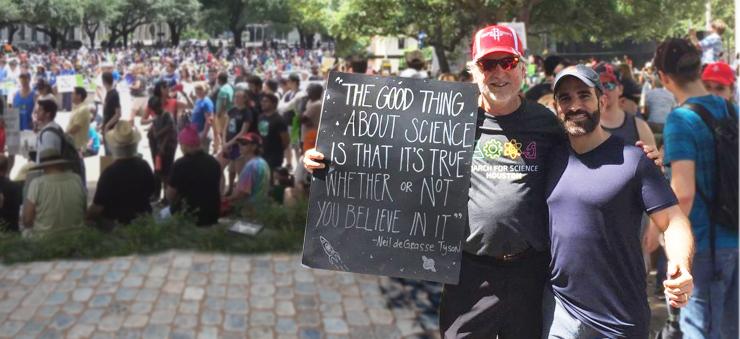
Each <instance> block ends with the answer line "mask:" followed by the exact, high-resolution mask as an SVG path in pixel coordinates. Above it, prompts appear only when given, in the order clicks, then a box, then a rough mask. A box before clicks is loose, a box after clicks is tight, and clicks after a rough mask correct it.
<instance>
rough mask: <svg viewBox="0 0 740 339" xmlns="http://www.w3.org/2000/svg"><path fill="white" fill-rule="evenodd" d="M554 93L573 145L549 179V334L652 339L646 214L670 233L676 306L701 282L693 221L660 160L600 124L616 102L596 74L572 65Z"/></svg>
mask: <svg viewBox="0 0 740 339" xmlns="http://www.w3.org/2000/svg"><path fill="white" fill-rule="evenodd" d="M553 91H554V96H555V103H554V104H555V108H556V111H557V115H558V118H559V119H560V121H561V122H562V124H563V127H564V128H565V132H566V134H567V136H568V139H569V141H570V142H569V143H564V144H562V145H560V147H557V148H555V149H554V150H553V153H552V161H551V163H550V166H551V167H550V170H549V172H548V179H547V190H546V192H547V193H546V194H547V206H548V210H549V215H550V219H549V229H550V250H551V253H552V261H551V262H550V287H551V288H546V291H545V298H544V310H545V316H544V318H545V326H544V327H545V328H544V332H545V334H546V336H547V337H549V338H595V337H598V338H602V337H608V338H647V337H648V332H649V325H650V308H649V306H648V303H647V296H646V292H645V291H646V287H647V286H646V281H645V267H644V262H643V258H642V251H641V245H640V219H641V217H642V213H643V212H646V213H647V214H648V215H649V216H650V218H651V219H652V220H653V222H654V223H655V225H656V226H657V227H658V228H659V229H660V230H661V231H663V232H664V235H665V242H666V252H667V256H668V260H669V263H668V280H666V281H665V283H664V286H665V293H666V296H667V298H668V301H669V303H670V305H671V306H673V307H682V306H685V305H686V303H687V302H688V299H689V296H690V295H691V291H692V288H693V280H692V277H691V273H690V266H691V258H692V253H693V236H692V234H691V226H690V224H689V221H688V219H687V218H686V215H685V214H684V213H683V212H682V211H681V209H680V208H679V206H678V200H677V199H676V196H675V195H674V194H673V191H672V190H671V187H670V186H669V185H668V182H667V181H666V180H665V179H664V178H663V175H662V174H661V172H660V170H659V169H658V167H656V166H655V164H654V163H653V161H652V160H650V159H649V158H648V157H647V156H646V155H645V154H644V153H643V150H642V149H640V148H637V147H633V146H629V145H625V143H624V141H623V140H622V139H621V138H620V137H618V136H616V135H612V134H610V133H609V132H607V131H606V130H605V129H604V128H603V127H602V126H601V124H600V121H599V120H600V115H601V112H602V109H603V108H604V107H606V104H607V100H608V99H607V97H606V95H604V90H603V87H602V85H601V82H600V81H599V75H598V74H597V73H596V72H595V71H594V70H592V69H591V68H589V67H586V66H583V65H577V66H572V67H568V68H566V69H565V70H563V71H561V72H560V73H559V74H558V75H557V77H556V78H555V82H554V83H553ZM605 183H608V184H606V185H605Z"/></svg>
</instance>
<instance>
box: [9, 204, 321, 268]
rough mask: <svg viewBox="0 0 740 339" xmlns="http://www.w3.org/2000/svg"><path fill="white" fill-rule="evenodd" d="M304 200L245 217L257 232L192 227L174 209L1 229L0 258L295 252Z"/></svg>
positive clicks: (300, 241) (300, 236)
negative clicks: (68, 225)
mask: <svg viewBox="0 0 740 339" xmlns="http://www.w3.org/2000/svg"><path fill="white" fill-rule="evenodd" d="M306 206H307V205H306V201H302V202H298V203H297V204H296V205H295V206H293V207H284V206H279V205H270V206H267V207H264V208H260V210H259V211H258V212H254V213H251V215H247V216H246V217H247V218H248V219H249V220H254V221H257V222H260V223H262V224H263V225H265V227H264V229H263V230H262V231H261V232H260V233H258V234H257V235H256V236H246V235H242V234H238V233H233V232H230V231H228V227H229V226H230V225H227V224H219V225H214V226H211V227H207V228H201V227H196V226H195V225H194V223H193V221H192V218H190V217H187V216H183V215H176V216H174V217H173V218H172V219H169V220H167V221H165V222H162V223H156V222H155V221H154V218H153V217H152V216H146V217H140V218H139V219H137V220H135V221H134V222H133V223H132V224H130V225H127V226H121V227H118V228H116V229H114V230H113V231H111V232H107V233H106V232H102V231H100V230H98V229H95V228H92V227H87V228H82V229H74V230H65V231H59V232H54V233H52V234H48V235H46V236H44V237H42V238H32V239H29V238H23V237H21V236H20V235H19V234H17V233H0V260H2V261H3V262H4V263H6V264H10V263H16V262H28V261H37V260H52V259H94V258H103V257H110V256H124V255H129V254H134V253H141V254H146V253H154V252H161V251H165V250H169V249H183V250H197V251H207V252H222V253H265V252H273V251H280V252H295V251H300V249H301V248H302V246H303V231H304V227H305V223H306Z"/></svg>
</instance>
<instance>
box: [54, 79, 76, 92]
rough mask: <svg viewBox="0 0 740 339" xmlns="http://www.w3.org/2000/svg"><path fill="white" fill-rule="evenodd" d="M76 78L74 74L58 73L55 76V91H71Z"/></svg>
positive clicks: (73, 88)
mask: <svg viewBox="0 0 740 339" xmlns="http://www.w3.org/2000/svg"><path fill="white" fill-rule="evenodd" d="M76 85H77V79H76V78H75V76H74V75H60V76H58V77H57V92H59V93H71V92H73V91H74V90H75V86H76Z"/></svg>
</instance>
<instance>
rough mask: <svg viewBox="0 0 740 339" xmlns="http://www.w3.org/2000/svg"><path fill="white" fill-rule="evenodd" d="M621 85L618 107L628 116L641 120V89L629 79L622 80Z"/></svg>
mask: <svg viewBox="0 0 740 339" xmlns="http://www.w3.org/2000/svg"><path fill="white" fill-rule="evenodd" d="M621 83H622V95H621V96H619V107H620V108H621V109H622V111H624V112H625V113H627V114H628V115H633V116H636V117H640V118H642V113H641V112H640V97H641V96H642V88H641V87H640V85H638V84H637V82H635V81H634V80H632V79H629V78H624V79H622V81H621ZM643 120H644V119H643Z"/></svg>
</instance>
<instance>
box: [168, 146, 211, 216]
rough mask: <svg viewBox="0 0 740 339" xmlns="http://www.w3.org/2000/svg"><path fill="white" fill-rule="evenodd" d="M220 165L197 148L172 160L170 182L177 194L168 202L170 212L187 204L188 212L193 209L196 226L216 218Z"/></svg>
mask: <svg viewBox="0 0 740 339" xmlns="http://www.w3.org/2000/svg"><path fill="white" fill-rule="evenodd" d="M220 181H221V165H219V164H218V161H217V160H216V159H215V158H213V157H212V156H210V155H209V154H207V153H205V152H203V151H200V152H197V153H194V154H186V155H185V156H183V157H182V158H180V159H177V161H175V164H174V165H172V172H170V183H169V184H170V186H172V187H173V188H174V189H176V190H177V196H178V197H179V198H180V199H178V200H177V201H175V202H174V203H173V204H172V209H171V211H172V213H177V212H179V211H181V210H182V209H183V204H187V212H188V213H196V212H195V211H196V210H197V214H196V216H197V218H198V220H197V224H198V225H199V226H205V225H212V224H215V223H216V222H218V216H219V209H220V208H221V192H219V185H220Z"/></svg>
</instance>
